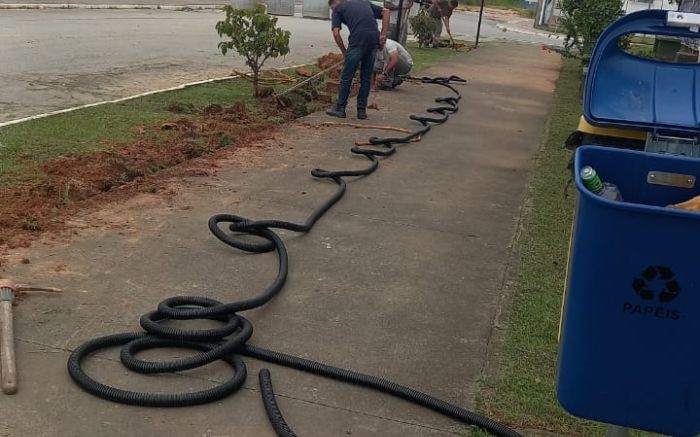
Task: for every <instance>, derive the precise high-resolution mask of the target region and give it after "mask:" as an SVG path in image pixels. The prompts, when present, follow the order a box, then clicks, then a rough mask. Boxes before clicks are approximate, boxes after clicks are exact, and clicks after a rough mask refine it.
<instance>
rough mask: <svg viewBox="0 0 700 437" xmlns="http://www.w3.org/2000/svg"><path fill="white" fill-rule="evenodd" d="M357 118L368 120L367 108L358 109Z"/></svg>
mask: <svg viewBox="0 0 700 437" xmlns="http://www.w3.org/2000/svg"><path fill="white" fill-rule="evenodd" d="M357 119H358V120H367V110H366V109H358V110H357Z"/></svg>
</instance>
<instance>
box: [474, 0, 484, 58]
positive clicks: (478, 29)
mask: <svg viewBox="0 0 700 437" xmlns="http://www.w3.org/2000/svg"><path fill="white" fill-rule="evenodd" d="M484 1H485V0H481V8H480V9H479V24H478V25H477V26H476V41H475V42H474V47H479V36H481V17H483V16H484Z"/></svg>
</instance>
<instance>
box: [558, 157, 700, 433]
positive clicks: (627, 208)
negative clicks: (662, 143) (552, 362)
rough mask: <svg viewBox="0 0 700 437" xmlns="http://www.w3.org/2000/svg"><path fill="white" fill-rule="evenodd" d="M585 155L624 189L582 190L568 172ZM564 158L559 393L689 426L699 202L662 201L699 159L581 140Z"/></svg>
mask: <svg viewBox="0 0 700 437" xmlns="http://www.w3.org/2000/svg"><path fill="white" fill-rule="evenodd" d="M586 165H590V166H592V167H593V168H595V169H596V170H597V171H598V173H599V174H600V175H601V177H602V178H603V179H605V180H607V181H610V182H613V183H615V184H616V185H617V186H618V187H619V188H620V190H621V193H622V195H623V197H624V200H625V201H624V202H614V201H610V200H607V199H604V198H602V197H598V196H596V195H595V194H592V193H591V192H590V191H588V190H587V189H586V188H585V187H584V185H583V182H582V180H581V178H580V176H579V175H578V173H579V172H580V170H581V168H582V167H583V166H586ZM575 167H576V173H577V176H576V187H577V190H578V196H579V197H578V202H577V208H576V221H575V227H574V231H573V236H572V242H571V253H570V263H569V272H568V280H567V284H568V288H567V292H566V295H565V302H564V310H563V318H562V327H561V338H560V344H561V346H560V354H559V372H558V397H559V401H560V403H561V404H562V406H563V407H564V408H565V409H566V410H568V411H569V412H571V413H572V414H574V415H576V416H579V417H584V418H588V419H593V420H597V421H601V422H604V423H612V424H616V425H620V426H626V427H630V428H635V429H643V430H648V431H654V432H660V433H665V434H671V435H677V436H693V435H696V434H698V433H700V347H699V346H700V345H699V344H698V343H700V342H699V341H698V340H697V338H698V336H699V334H700V213H693V212H688V211H681V210H675V209H670V208H667V207H666V206H667V205H669V204H673V203H678V202H683V201H686V200H688V199H690V198H692V197H694V196H697V195H700V162H699V161H698V160H696V159H691V158H684V157H674V156H667V155H660V154H650V153H644V152H635V151H630V150H623V149H613V148H604V147H595V146H584V147H581V148H579V149H578V151H577V153H576V158H575ZM695 181H697V183H696V182H695ZM668 184H671V185H668Z"/></svg>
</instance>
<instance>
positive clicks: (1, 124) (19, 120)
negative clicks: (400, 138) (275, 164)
mask: <svg viewBox="0 0 700 437" xmlns="http://www.w3.org/2000/svg"><path fill="white" fill-rule="evenodd" d="M311 62H313V61H311ZM306 65H309V62H306V63H304V64H295V65H292V66H290V67H284V68H285V69H288V68H294V69H296V68H299V67H304V66H306ZM239 77H240V76H238V75H233V76H224V77H215V78H213V79H205V80H198V81H196V82H189V83H185V84H182V85H177V86H173V87H170V88H163V89H160V90H154V91H146V92H145V93H140V94H135V95H133V96H127V97H121V98H118V99H112V100H102V101H99V102H94V103H87V104H85V105H80V106H73V107H70V108H65V109H57V110H55V111H49V112H44V113H42V114H36V115H30V116H29V117H22V118H17V119H15V120H10V121H4V122H0V128H2V127H5V126H10V125H13V124H17V123H23V122H25V121H30V120H36V119H39V118H46V117H50V116H52V115H58V114H65V113H66V112H73V111H78V110H80V109H85V108H92V107H93V106H102V105H107V104H109V103H119V102H125V101H127V100H133V99H138V98H140V97H146V96H150V95H153V94H160V93H167V92H168V91H176V90H181V89H185V88H188V87H191V86H194V85H202V84H205V83H211V82H221V81H224V80H231V79H237V78H239ZM1 146H2V145H0V148H1Z"/></svg>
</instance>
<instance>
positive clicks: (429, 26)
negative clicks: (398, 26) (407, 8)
mask: <svg viewBox="0 0 700 437" xmlns="http://www.w3.org/2000/svg"><path fill="white" fill-rule="evenodd" d="M408 21H409V22H410V23H411V28H412V29H413V33H414V34H415V35H416V39H417V40H418V46H419V47H428V46H429V45H430V44H431V43H432V42H433V34H434V33H435V27H436V26H435V20H434V19H433V18H431V17H430V15H428V12H427V10H426V9H424V8H422V9H421V10H420V12H418V14H417V15H415V16H413V17H411V18H409V19H408Z"/></svg>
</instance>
